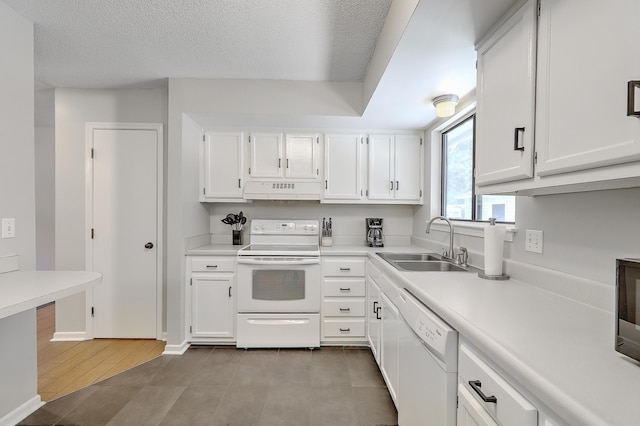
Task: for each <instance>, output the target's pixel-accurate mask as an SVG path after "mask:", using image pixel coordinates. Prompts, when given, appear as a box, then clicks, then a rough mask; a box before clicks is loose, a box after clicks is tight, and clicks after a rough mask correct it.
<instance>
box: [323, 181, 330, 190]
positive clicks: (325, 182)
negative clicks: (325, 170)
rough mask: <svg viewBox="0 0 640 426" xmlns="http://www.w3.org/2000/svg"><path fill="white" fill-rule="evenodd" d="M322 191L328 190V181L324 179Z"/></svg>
mask: <svg viewBox="0 0 640 426" xmlns="http://www.w3.org/2000/svg"><path fill="white" fill-rule="evenodd" d="M324 189H329V181H328V180H326V179H325V181H324Z"/></svg>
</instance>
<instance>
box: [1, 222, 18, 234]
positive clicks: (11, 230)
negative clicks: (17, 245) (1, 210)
mask: <svg viewBox="0 0 640 426" xmlns="http://www.w3.org/2000/svg"><path fill="white" fill-rule="evenodd" d="M15 236H16V219H15V218H13V217H3V218H2V238H14V237H15Z"/></svg>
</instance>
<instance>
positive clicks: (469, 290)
mask: <svg viewBox="0 0 640 426" xmlns="http://www.w3.org/2000/svg"><path fill="white" fill-rule="evenodd" d="M371 258H372V259H373V261H374V262H375V264H376V266H378V267H379V268H380V269H381V271H382V272H383V273H384V274H386V275H388V276H390V277H394V278H395V280H396V281H397V282H398V283H402V285H404V287H405V288H406V289H408V290H409V291H411V292H412V293H413V294H414V295H415V296H416V297H418V298H419V299H421V300H422V302H423V303H424V304H425V305H427V306H428V307H430V308H431V309H432V310H433V311H434V312H436V313H437V314H438V315H439V316H441V317H442V318H443V319H444V320H445V321H446V322H448V323H449V324H450V325H451V326H452V327H454V328H455V329H456V330H458V331H459V333H460V335H462V336H464V337H465V338H467V339H468V340H469V341H470V342H471V343H472V344H474V345H475V346H476V347H478V349H480V350H481V351H482V352H483V353H485V355H487V356H488V358H489V359H491V360H492V361H493V362H495V363H496V364H497V365H499V366H500V367H501V368H502V369H503V370H504V372H506V373H507V374H508V375H509V376H511V377H512V378H513V379H515V380H516V381H517V382H518V383H519V384H520V385H522V386H523V387H524V388H525V389H527V390H528V391H530V392H531V393H532V394H534V395H535V396H536V397H537V398H539V399H540V400H541V401H542V402H543V403H544V404H546V405H547V406H548V407H549V408H550V409H551V410H552V411H553V412H555V413H556V414H557V415H559V416H560V417H562V418H563V419H564V420H565V421H566V422H567V423H569V424H572V425H573V424H575V425H578V424H579V425H625V426H626V425H632V424H638V422H639V421H640V420H639V419H640V404H638V395H640V363H638V362H636V361H634V360H631V359H630V358H627V357H625V356H623V355H621V354H619V353H617V352H616V351H615V350H614V348H613V344H614V318H613V315H612V314H611V313H609V312H606V311H603V310H600V309H596V308H593V307H591V306H589V305H586V304H583V303H579V302H576V301H573V300H571V299H569V298H565V297H562V296H559V295H557V294H555V293H551V292H549V291H546V290H543V289H540V288H538V287H536V286H533V285H529V284H526V283H522V282H519V281H515V280H507V281H491V280H483V279H481V278H479V277H478V276H477V274H473V273H467V272H447V273H442V272H401V271H398V270H396V269H395V268H394V267H393V266H391V265H389V264H388V263H387V262H385V261H384V260H382V259H380V258H377V257H375V256H371Z"/></svg>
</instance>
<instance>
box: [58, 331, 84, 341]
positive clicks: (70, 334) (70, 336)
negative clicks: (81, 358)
mask: <svg viewBox="0 0 640 426" xmlns="http://www.w3.org/2000/svg"><path fill="white" fill-rule="evenodd" d="M85 340H89V339H87V333H86V332H84V331H56V332H55V333H53V338H52V339H51V340H50V342H82V341H85Z"/></svg>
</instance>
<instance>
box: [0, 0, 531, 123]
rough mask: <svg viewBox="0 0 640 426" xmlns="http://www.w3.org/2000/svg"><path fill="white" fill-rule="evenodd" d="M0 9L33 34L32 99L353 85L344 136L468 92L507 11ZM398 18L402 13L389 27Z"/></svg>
mask: <svg viewBox="0 0 640 426" xmlns="http://www.w3.org/2000/svg"><path fill="white" fill-rule="evenodd" d="M0 1H3V2H4V3H6V4H7V5H8V6H9V7H11V8H12V9H14V10H16V11H17V12H18V13H20V14H22V15H23V16H24V17H25V18H27V19H28V20H30V21H32V22H34V24H35V25H34V27H35V78H36V89H43V88H49V87H73V88H121V87H158V86H165V85H166V81H167V80H166V79H167V78H212V79H215V78H233V79H261V80H304V81H352V82H353V81H356V82H364V84H365V90H364V92H365V93H364V94H363V103H364V105H366V109H365V110H364V111H363V117H362V119H361V120H360V121H358V122H355V123H354V124H353V125H354V126H360V125H362V126H368V127H372V128H380V129H382V128H397V129H403V128H411V129H415V128H423V127H426V126H427V125H429V124H430V123H431V122H432V121H433V120H434V119H435V110H434V108H433V105H432V104H431V100H432V99H433V98H434V97H435V96H438V95H442V94H445V93H454V94H457V95H459V96H461V97H462V96H465V95H467V94H469V93H470V92H472V91H473V90H474V88H475V85H476V70H475V60H476V54H475V51H474V44H475V43H476V42H477V41H478V39H479V38H480V37H481V36H482V35H484V34H485V33H486V31H488V30H489V28H490V27H491V25H493V24H494V23H495V22H496V21H497V20H498V19H499V17H500V16H502V15H503V14H504V13H505V12H506V11H507V10H508V9H509V7H511V6H512V5H513V4H514V3H515V2H516V1H519V0H0ZM392 3H393V5H392ZM416 3H417V7H416ZM398 10H411V11H413V12H412V13H411V14H410V16H407V17H406V20H403V19H404V18H403V19H400V20H399V21H400V22H403V24H402V26H401V28H398V27H397V25H400V24H399V23H398V20H397V19H391V16H392V15H393V13H394V11H398ZM393 17H394V18H397V15H393ZM385 20H386V21H385ZM389 29H393V30H392V31H387V32H385V31H386V30H389ZM389 34H395V35H393V36H391V37H388V36H389ZM396 35H397V38H396ZM385 36H387V37H385ZM376 46H378V48H379V49H377V50H376ZM380 46H383V48H380ZM387 51H388V55H387V53H384V54H383V55H382V56H384V58H383V61H379V60H376V59H380V56H381V55H380V52H387ZM376 55H377V56H376ZM385 55H386V56H385ZM372 58H373V61H372ZM370 65H371V67H370ZM368 67H370V68H369V69H368ZM371 69H374V72H372V71H371ZM371 75H374V78H371ZM369 85H372V86H371V87H368V86H369ZM369 89H371V91H370V92H369Z"/></svg>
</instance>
